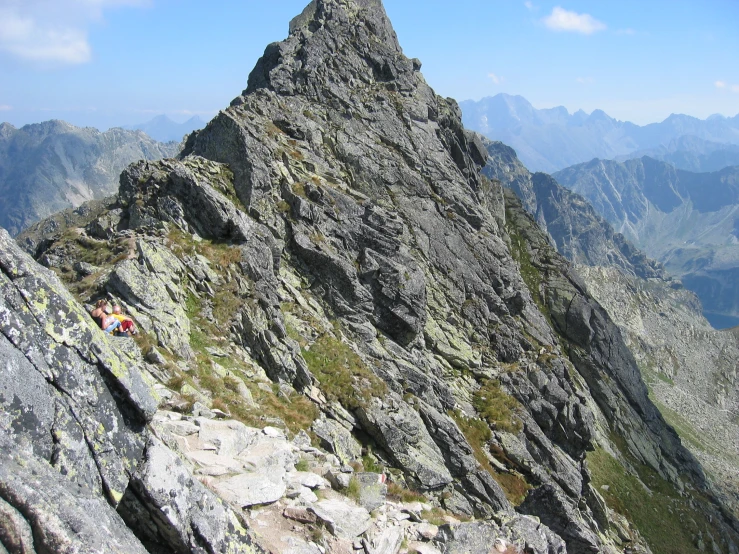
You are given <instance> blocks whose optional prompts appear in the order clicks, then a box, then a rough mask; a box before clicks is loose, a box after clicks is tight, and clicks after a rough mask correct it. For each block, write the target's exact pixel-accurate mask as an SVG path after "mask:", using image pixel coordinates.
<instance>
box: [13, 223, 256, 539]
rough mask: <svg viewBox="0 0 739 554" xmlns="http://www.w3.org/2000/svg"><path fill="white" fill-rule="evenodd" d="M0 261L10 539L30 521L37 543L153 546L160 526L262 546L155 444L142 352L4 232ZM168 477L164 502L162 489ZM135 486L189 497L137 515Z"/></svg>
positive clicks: (153, 503) (153, 504)
mask: <svg viewBox="0 0 739 554" xmlns="http://www.w3.org/2000/svg"><path fill="white" fill-rule="evenodd" d="M0 270H1V271H2V273H0V288H2V297H1V299H0V353H2V360H3V368H2V371H1V372H0V406H1V407H2V409H1V410H0V444H1V446H0V452H1V453H2V454H0V455H2V456H3V459H2V460H0V496H1V497H2V499H3V504H2V510H1V511H2V514H3V515H2V516H0V522H2V525H0V527H2V532H1V533H0V537H1V538H2V540H3V544H5V545H6V548H11V549H15V548H16V546H18V545H24V544H26V543H27V541H28V533H29V529H30V532H31V535H32V537H33V545H34V548H36V549H37V551H49V552H66V551H75V552H100V551H106V552H146V549H145V548H144V546H143V545H142V543H141V542H140V540H141V538H142V537H146V538H145V539H144V540H148V538H149V535H150V534H155V535H157V536H160V537H165V538H166V540H164V542H166V543H169V544H180V545H181V544H185V545H187V548H188V549H191V550H192V551H193V552H197V551H199V550H197V548H195V542H197V543H198V544H210V545H212V546H213V547H214V548H215V549H216V550H218V549H219V548H220V547H222V546H224V545H229V547H230V548H233V549H234V551H246V549H247V548H251V540H250V538H249V537H248V535H247V534H246V532H245V530H244V529H243V527H241V526H240V525H237V523H238V520H236V518H235V515H234V514H233V512H231V511H230V510H229V509H227V508H225V507H223V506H221V505H220V504H219V503H218V501H217V500H216V499H215V497H214V496H213V494H212V493H210V492H209V491H207V490H206V489H204V488H203V487H202V486H201V485H200V484H199V483H197V485H196V484H195V483H193V482H192V478H191V477H189V476H188V475H187V472H186V471H185V470H184V468H182V469H181V470H180V472H179V475H180V476H181V477H182V479H179V480H178V479H175V480H174V481H172V480H171V478H172V475H173V474H172V473H171V470H172V468H173V467H175V466H176V465H177V464H176V463H175V460H174V458H172V456H173V454H172V453H171V452H169V450H167V449H166V448H163V447H160V446H157V445H156V444H155V443H153V444H149V443H150V441H151V440H152V439H151V438H150V435H149V432H148V431H147V429H146V427H145V426H146V424H147V423H148V422H149V421H150V420H151V418H152V416H153V415H154V412H155V410H156V401H155V400H154V398H153V396H152V392H151V389H150V386H151V377H149V376H148V373H147V372H146V371H145V370H144V362H143V360H141V358H140V357H137V354H136V353H138V350H137V349H134V350H131V349H127V348H125V347H124V345H123V344H122V343H118V342H116V341H118V340H121V339H112V338H110V336H109V335H105V334H103V332H102V331H101V330H100V329H99V328H98V327H97V326H96V325H95V323H94V322H93V320H92V319H91V318H90V317H89V315H88V314H86V313H85V312H84V310H83V308H82V307H81V306H80V305H79V304H78V303H77V302H76V300H74V298H73V297H72V296H71V294H70V293H69V292H68V291H67V290H66V289H65V287H64V286H63V285H62V283H61V282H60V281H59V280H58V279H57V278H56V276H55V275H54V274H53V273H51V272H50V271H49V270H47V269H44V268H42V267H40V266H38V265H37V264H36V263H35V262H33V260H31V259H30V258H29V257H28V256H27V255H25V254H23V253H22V252H21V251H20V249H19V247H18V246H17V245H16V244H15V243H14V242H13V241H12V239H11V238H10V236H9V235H8V234H7V232H5V231H4V230H0ZM138 356H140V354H139V355H138ZM155 453H156V454H157V455H158V458H157V460H158V462H161V459H162V458H165V459H167V456H169V458H168V460H169V461H168V462H167V463H155V464H154V466H153V469H155V470H157V471H153V469H148V470H147V469H144V468H145V467H147V466H146V463H145V462H146V460H149V462H147V463H153V462H152V456H154V454H155ZM180 465H181V464H180ZM142 472H143V473H142ZM168 479H169V481H168ZM186 479H189V481H188V482H189V483H190V485H189V486H187V484H186V483H185V481H184V480H186ZM166 483H168V486H169V489H168V491H169V492H168V494H167V497H166V501H165V499H164V498H162V497H158V496H157V495H159V494H161V492H160V491H161V490H163V487H164V485H165V484H166ZM192 487H195V489H196V491H195V492H192V490H191V488H192ZM198 487H199V488H198ZM134 488H135V489H136V493H135V494H134V496H135V498H136V506H138V507H139V508H140V509H141V510H142V511H147V510H154V511H156V510H160V509H162V508H164V507H165V505H166V503H167V502H173V499H178V500H179V501H180V502H183V498H184V505H183V504H179V505H178V509H179V510H180V512H181V513H180V514H179V515H178V516H177V517H175V518H174V519H166V518H164V519H154V520H150V519H149V518H148V517H147V518H145V519H137V518H136V517H134V516H132V513H131V512H130V511H129V507H130V505H131V504H130V502H129V498H130V497H131V496H132V494H133V493H132V491H133V490H134ZM188 495H189V496H188ZM208 502H210V504H208ZM203 503H205V505H208V506H211V507H210V508H208V510H209V513H207V517H206V515H198V514H199V513H198V514H196V513H195V512H194V510H195V509H196V506H201V505H203ZM116 509H117V511H116ZM203 509H205V508H203ZM165 511H167V510H165ZM157 513H160V512H157ZM185 516H187V517H185ZM121 517H123V519H121ZM124 520H125V521H127V522H133V523H132V524H131V525H130V527H129V526H127V525H126V524H125V523H124ZM188 522H189V523H188ZM188 524H189V525H190V526H189V527H188ZM193 528H195V529H197V531H193V530H192V529H193ZM188 533H189V534H188ZM195 534H197V536H198V539H197V541H195V539H194V538H193V537H194V535H195ZM137 537H138V538H137ZM178 541H179V542H178ZM198 548H200V547H198ZM18 549H20V546H18ZM14 551H22V550H14Z"/></svg>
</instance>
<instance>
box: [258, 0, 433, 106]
mask: <svg viewBox="0 0 739 554" xmlns="http://www.w3.org/2000/svg"><path fill="white" fill-rule="evenodd" d="M419 68H420V62H418V61H417V60H413V61H411V60H408V59H407V58H406V57H405V56H404V55H403V51H402V49H401V48H400V44H399V43H398V38H397V35H396V34H395V31H394V30H393V26H392V24H391V23H390V19H389V18H388V16H387V14H386V13H385V8H384V7H383V5H382V2H381V0H313V1H312V2H311V3H310V4H308V6H307V7H306V8H305V9H304V10H303V12H302V13H301V14H300V15H298V16H297V17H295V18H294V19H293V20H292V21H291V22H290V36H289V37H288V38H287V39H285V40H284V41H282V42H276V43H272V44H270V45H269V46H267V48H266V49H265V51H264V55H263V56H262V57H261V58H260V59H259V61H258V62H257V64H256V66H255V67H254V70H253V71H252V72H251V74H250V75H249V82H248V86H247V89H246V90H245V91H244V94H248V93H250V92H253V91H254V90H257V89H260V88H268V89H271V90H274V91H275V92H277V93H278V94H283V95H292V94H295V93H296V92H298V89H304V86H303V85H306V84H309V83H312V82H313V83H326V82H331V81H333V82H344V83H351V82H355V81H359V82H362V81H363V82H367V83H369V82H377V81H382V82H388V81H395V80H401V81H402V80H405V81H408V78H410V77H411V76H412V74H413V71H414V69H415V70H417V69H419ZM409 84H410V83H405V86H407V85H409ZM308 88H311V87H310V86H309V87H308ZM401 88H403V85H401ZM301 92H303V93H305V92H306V91H305V90H302V91H301ZM308 92H310V91H308Z"/></svg>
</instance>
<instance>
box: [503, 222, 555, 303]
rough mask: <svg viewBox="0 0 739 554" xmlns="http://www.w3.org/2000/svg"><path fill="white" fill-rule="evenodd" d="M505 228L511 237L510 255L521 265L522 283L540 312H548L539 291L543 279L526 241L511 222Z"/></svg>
mask: <svg viewBox="0 0 739 554" xmlns="http://www.w3.org/2000/svg"><path fill="white" fill-rule="evenodd" d="M509 221H511V219H510V218H506V223H508V222H509ZM507 230H508V235H509V236H510V237H511V255H512V256H513V259H515V260H516V261H517V262H518V265H519V266H520V267H521V277H523V280H524V283H526V286H527V287H528V289H529V292H531V297H532V298H533V299H534V302H536V305H537V306H538V307H539V309H540V310H541V312H542V313H545V314H546V313H548V312H547V310H546V309H545V303H544V298H543V296H542V292H541V291H542V288H541V284H542V282H543V279H542V276H541V272H540V271H539V269H538V268H537V267H536V266H534V264H533V263H532V261H531V253H530V252H529V249H528V247H527V245H528V242H527V241H526V240H525V239H524V237H523V236H521V233H520V232H519V231H518V229H516V228H515V227H514V226H513V225H512V224H509V225H508V226H507Z"/></svg>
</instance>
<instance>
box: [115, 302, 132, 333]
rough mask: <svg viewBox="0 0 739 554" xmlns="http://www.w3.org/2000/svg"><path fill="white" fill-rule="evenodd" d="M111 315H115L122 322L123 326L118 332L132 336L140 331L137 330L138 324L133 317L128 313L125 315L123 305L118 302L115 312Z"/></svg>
mask: <svg viewBox="0 0 739 554" xmlns="http://www.w3.org/2000/svg"><path fill="white" fill-rule="evenodd" d="M111 317H114V318H115V319H117V320H118V321H120V322H121V326H120V327H119V328H118V331H117V332H118V334H120V335H126V336H129V337H130V336H131V335H135V334H136V333H137V332H138V331H137V330H136V324H135V323H134V322H133V319H131V318H130V317H129V316H127V315H124V314H123V312H122V310H121V307H120V306H119V305H118V304H116V305H115V306H113V314H112V316H111Z"/></svg>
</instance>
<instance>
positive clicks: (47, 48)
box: [0, 0, 149, 64]
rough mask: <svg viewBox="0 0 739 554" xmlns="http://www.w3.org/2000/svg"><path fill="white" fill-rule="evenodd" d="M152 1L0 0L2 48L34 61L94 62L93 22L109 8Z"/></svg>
mask: <svg viewBox="0 0 739 554" xmlns="http://www.w3.org/2000/svg"><path fill="white" fill-rule="evenodd" d="M148 1H149V0H0V51H2V52H5V53H6V54H9V55H10V56H12V57H14V58H17V59H20V60H24V61H32V62H47V63H48V62H52V63H60V64H81V63H86V62H88V61H90V59H91V57H92V48H91V47H90V43H89V42H88V39H87V31H88V28H89V27H90V25H91V24H93V23H95V22H100V21H102V20H103V13H104V11H105V10H106V9H110V8H114V7H120V6H142V5H146V4H147V3H148Z"/></svg>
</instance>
